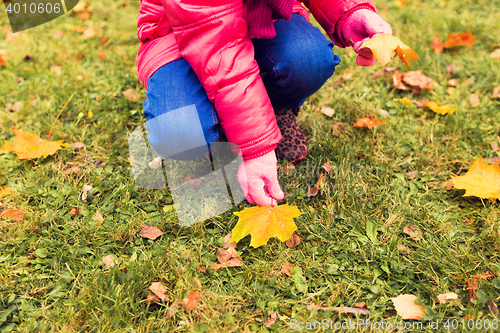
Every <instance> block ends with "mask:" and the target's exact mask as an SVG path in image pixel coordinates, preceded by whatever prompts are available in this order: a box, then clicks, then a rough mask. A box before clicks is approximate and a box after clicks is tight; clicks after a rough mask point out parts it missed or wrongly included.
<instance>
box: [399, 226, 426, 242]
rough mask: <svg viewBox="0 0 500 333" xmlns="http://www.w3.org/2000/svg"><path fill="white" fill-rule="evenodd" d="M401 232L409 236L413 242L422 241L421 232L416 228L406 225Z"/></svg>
mask: <svg viewBox="0 0 500 333" xmlns="http://www.w3.org/2000/svg"><path fill="white" fill-rule="evenodd" d="M403 232H404V233H405V234H407V235H408V236H410V237H411V239H413V240H414V241H415V242H418V241H419V240H421V239H422V231H421V230H420V229H419V228H418V227H414V226H411V225H407V226H405V227H404V228H403Z"/></svg>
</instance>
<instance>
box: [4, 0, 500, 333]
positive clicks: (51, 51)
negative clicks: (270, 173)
mask: <svg viewBox="0 0 500 333" xmlns="http://www.w3.org/2000/svg"><path fill="white" fill-rule="evenodd" d="M91 5H92V7H93V11H92V13H91V15H90V20H91V21H93V22H94V26H95V27H96V28H102V29H103V32H102V34H101V35H100V36H98V37H94V38H91V39H78V38H77V36H79V35H80V34H81V33H79V32H74V31H71V30H69V29H68V28H67V25H78V24H81V25H84V26H88V21H87V22H81V21H80V19H79V18H77V17H75V16H74V15H73V14H71V15H68V16H65V17H63V18H60V19H58V20H56V21H53V22H50V23H47V24H45V25H43V26H40V27H36V28H33V29H31V30H28V31H27V33H26V36H23V37H20V38H19V39H18V40H17V41H16V42H14V43H7V42H6V41H5V40H4V37H5V31H1V32H0V49H4V50H6V51H8V52H9V53H10V54H11V55H10V56H9V60H8V65H7V67H6V68H0V106H2V110H1V111H0V144H3V140H7V141H11V139H12V137H13V135H12V133H11V132H10V130H9V128H11V127H12V128H16V129H22V130H25V131H29V132H31V133H35V134H38V135H40V136H41V137H43V138H44V137H46V136H47V134H48V132H49V129H50V127H51V125H52V123H53V121H54V119H55V117H56V115H57V113H58V112H59V111H60V110H61V108H62V106H63V105H64V103H65V102H66V101H67V100H68V99H69V97H70V95H72V94H74V98H73V100H72V101H71V102H70V103H69V105H68V107H67V108H66V109H65V111H64V112H63V113H62V115H61V117H60V119H59V120H58V121H57V123H56V125H55V128H54V130H53V133H52V135H51V140H59V139H64V140H67V141H68V142H83V143H85V145H86V148H85V149H74V148H72V147H70V148H67V149H63V150H61V151H59V152H58V153H57V154H55V155H54V156H50V157H47V158H41V159H38V160H33V161H25V160H19V159H18V158H17V157H16V156H15V155H13V154H11V153H4V152H0V187H1V186H5V185H7V186H13V187H14V188H15V189H16V192H15V193H14V194H12V195H9V196H7V197H5V198H2V199H0V200H1V205H0V211H3V210H6V209H11V208H19V209H23V210H24V211H25V214H26V217H25V219H24V221H22V222H13V221H10V220H6V219H1V218H0V292H1V296H0V331H2V332H3V331H5V332H8V331H9V330H10V331H15V332H37V331H42V332H115V331H118V332H167V331H168V332H170V331H174V332H201V331H208V332H249V331H257V332H267V331H277V332H286V331H289V322H290V320H291V319H296V320H297V321H303V322H305V321H321V320H323V319H328V320H330V319H331V320H333V321H336V322H339V321H342V320H348V319H349V318H350V319H351V320H356V318H355V317H354V316H353V315H347V314H337V313H333V312H330V311H313V310H311V311H310V310H307V309H306V308H307V306H308V305H309V304H310V303H311V302H314V303H323V304H324V305H329V306H340V305H342V304H343V305H345V306H352V305H353V303H355V302H366V304H367V305H368V307H369V309H370V315H369V317H366V318H365V319H367V318H369V320H371V321H372V322H375V321H380V320H384V321H389V322H391V323H394V324H395V323H397V322H398V321H399V320H400V319H399V318H398V316H397V315H396V311H395V309H394V306H393V304H392V301H391V298H393V297H396V296H398V295H400V294H414V295H417V296H418V297H419V298H420V300H421V302H422V303H423V304H424V305H425V311H426V317H425V319H426V320H436V319H452V318H457V319H461V318H462V317H464V316H472V317H476V318H477V317H479V316H480V315H481V313H482V317H481V318H482V319H485V318H489V319H491V320H493V319H500V318H498V316H497V315H494V314H490V313H489V311H488V309H487V307H486V301H487V300H492V301H495V302H498V301H499V300H500V294H499V288H500V280H499V278H495V279H492V278H490V279H484V280H480V281H479V283H478V287H479V289H478V291H477V294H478V301H476V302H474V303H472V302H470V301H469V297H468V294H467V283H466V279H468V278H471V277H472V276H474V275H475V274H478V273H484V272H491V273H493V274H495V275H498V274H500V258H499V250H500V219H499V217H500V216H499V215H500V210H499V207H498V203H497V202H495V203H492V202H489V201H486V200H480V199H477V198H464V197H462V195H463V193H464V191H458V190H452V191H447V190H446V189H443V188H441V187H440V186H439V184H440V183H441V182H442V181H445V180H447V179H449V177H450V175H451V174H452V173H454V174H463V173H464V172H465V171H466V170H467V169H468V168H469V166H470V164H467V163H463V162H472V161H473V160H474V159H475V158H476V157H478V156H483V157H484V158H488V157H495V156H497V153H496V152H494V151H493V150H491V149H490V147H489V143H490V142H494V141H496V140H497V136H498V135H499V134H500V112H499V111H500V101H499V100H491V99H490V97H489V96H490V95H491V92H492V90H493V87H496V86H500V61H499V60H498V59H491V58H490V57H489V54H490V53H491V52H492V51H493V45H494V44H497V43H500V36H499V35H498V31H500V23H499V22H500V12H499V11H498V10H497V8H498V6H499V5H500V2H499V1H498V0H493V1H486V0H480V1H458V0H449V1H441V0H439V1H438V0H433V1H425V2H424V1H416V0H409V1H408V4H407V5H406V6H405V7H402V8H398V7H396V6H395V1H385V0H384V1H378V2H377V5H378V8H379V10H380V12H381V15H382V16H383V17H384V18H385V19H386V20H387V21H388V22H390V23H391V24H392V27H393V30H394V35H396V36H398V37H399V38H401V39H402V40H403V42H405V43H406V44H407V45H409V46H410V47H412V48H413V49H414V50H415V51H416V52H417V53H418V55H419V56H420V58H421V60H420V61H419V62H417V63H414V62H412V64H411V69H412V70H417V69H419V70H422V72H423V73H424V74H426V75H428V76H430V77H432V78H433V79H434V80H435V81H437V82H438V83H439V84H440V87H437V88H435V90H434V92H433V93H429V92H423V93H422V95H421V96H413V95H412V94H411V93H408V92H402V91H398V90H396V89H394V88H392V87H391V79H390V77H389V76H387V77H382V78H378V79H375V80H372V79H371V78H370V77H371V75H373V74H374V73H375V72H376V71H378V70H381V68H380V65H378V64H377V65H375V66H373V67H370V68H357V67H356V64H355V57H349V56H348V53H349V52H344V51H343V50H342V49H339V48H336V52H337V54H339V55H340V56H341V58H342V63H341V64H340V65H339V66H338V67H337V70H336V74H335V75H334V76H333V77H332V78H331V79H330V80H329V81H328V82H327V84H325V86H324V87H323V88H322V89H321V90H320V91H319V92H317V93H316V94H315V95H313V96H312V97H310V98H309V99H308V101H307V102H306V104H305V105H304V107H303V111H302V112H301V114H300V116H299V120H300V123H301V124H302V125H303V127H304V129H305V132H306V135H307V136H308V138H309V141H310V148H309V151H310V154H309V156H308V158H307V160H306V161H305V162H303V163H301V164H299V165H297V166H296V168H297V169H296V171H295V173H289V174H285V173H280V182H281V184H282V187H283V188H284V189H285V190H286V191H287V192H288V193H290V195H289V196H288V198H287V202H288V203H289V204H293V205H297V206H298V207H299V209H301V211H303V212H304V214H303V215H302V216H301V217H299V218H297V219H296V223H297V226H298V232H297V233H298V235H299V236H300V238H301V240H302V243H301V244H300V245H299V246H298V247H297V248H296V249H289V248H287V247H286V246H285V244H284V243H281V242H279V241H278V240H276V239H273V240H271V241H270V242H269V243H268V244H267V245H265V246H262V247H260V248H257V249H253V248H250V247H249V238H245V239H244V240H242V241H241V242H240V243H239V244H238V253H239V254H240V255H241V257H242V259H243V263H244V264H243V266H242V267H238V268H230V269H222V270H220V271H218V272H217V273H214V272H213V270H210V269H208V270H207V272H206V273H202V272H200V271H199V270H198V269H196V266H197V265H198V264H200V263H203V264H204V265H205V266H207V267H208V266H210V265H212V264H214V263H215V262H216V255H215V254H216V252H217V250H218V249H219V248H220V247H221V245H222V244H223V238H224V236H225V235H226V234H228V233H229V232H230V230H231V229H232V228H233V227H234V226H235V224H236V222H237V218H236V216H234V215H233V214H232V212H226V213H224V214H222V215H220V216H217V217H215V218H212V219H210V220H207V221H205V222H203V223H199V224H197V225H193V226H191V227H189V228H183V227H180V226H179V224H178V220H177V217H176V215H175V213H174V212H172V211H171V210H166V211H165V210H163V207H165V206H168V205H171V204H172V198H171V196H170V194H169V192H168V191H166V190H145V189H141V188H139V187H137V186H136V185H135V184H134V179H133V177H132V176H131V172H130V163H129V161H128V160H127V157H128V156H129V152H128V144H127V138H128V135H129V134H130V132H131V131H132V130H133V129H135V128H136V127H137V126H139V125H141V124H142V123H143V122H144V119H143V116H142V105H141V103H140V102H139V103H133V102H130V101H128V100H127V99H126V98H125V97H124V96H123V95H122V94H121V92H122V91H124V90H126V89H129V88H132V89H134V90H136V91H138V92H140V93H141V97H142V98H143V97H144V96H145V90H144V89H143V87H142V85H141V83H140V82H139V80H138V79H137V77H136V74H135V71H134V69H133V67H134V66H135V55H136V52H137V48H138V40H137V37H136V28H135V24H136V18H137V12H138V8H139V3H138V2H132V1H129V0H125V1H110V0H106V1H102V2H98V1H91ZM101 24H102V26H101ZM7 25H8V20H7V16H6V13H5V12H3V9H2V12H0V26H4V27H6V26H7ZM55 29H58V30H61V31H64V32H65V33H66V34H65V35H64V36H63V37H61V38H59V39H53V38H52V35H53V33H54V30H55ZM468 29H471V30H472V33H473V34H474V35H475V36H476V44H475V45H474V46H472V47H470V48H467V47H460V48H456V49H452V50H449V51H445V52H444V53H443V54H441V55H436V54H435V53H434V51H433V50H432V49H431V48H430V43H431V41H432V39H433V37H434V33H435V32H436V33H438V34H439V35H440V37H441V39H442V40H444V39H445V37H446V36H447V34H448V32H454V33H457V32H465V31H467V30H468ZM104 35H106V36H109V37H110V40H109V44H108V45H107V46H103V45H101V44H100V43H99V41H100V38H101V36H104ZM101 50H105V51H106V53H107V55H108V57H107V59H106V60H101V59H99V58H98V56H97V55H98V54H99V52H100V51H101ZM79 52H81V53H83V54H84V55H85V58H84V59H82V60H77V56H76V55H77V53H79ZM26 54H30V55H31V56H33V57H34V59H35V61H34V62H26V61H23V57H24V56H25V55H26ZM351 54H352V52H351ZM451 63H453V64H455V65H457V69H456V70H455V71H454V72H453V73H452V74H451V75H447V74H446V66H447V65H448V64H451ZM55 65H60V66H62V67H63V68H62V70H61V71H60V72H51V71H50V67H51V66H55ZM390 66H399V68H400V70H401V71H402V72H405V71H406V68H404V65H402V64H401V63H400V62H399V60H397V61H396V60H394V61H393V64H391V65H390ZM348 68H349V69H352V70H353V72H354V75H353V77H352V79H350V80H347V81H343V82H342V83H341V84H340V85H338V86H335V85H334V83H335V81H336V80H337V79H338V75H339V74H342V73H343V72H344V70H345V69H348ZM17 77H23V78H24V81H22V82H17V81H16V80H15V79H16V78H17ZM470 77H473V78H474V82H473V83H471V84H469V85H466V86H463V85H459V86H458V87H457V89H456V91H455V94H454V95H452V96H449V95H447V94H446V89H447V84H446V82H447V81H448V80H449V79H451V78H456V79H457V80H458V81H459V82H463V81H465V80H466V79H468V78H470ZM114 93H116V95H115V96H114ZM471 93H475V94H478V95H479V96H480V99H481V105H480V106H479V107H477V108H473V107H471V106H470V104H469V101H468V96H469V94H471ZM98 96H101V97H102V99H100V98H97V99H96V97H98ZM404 96H407V97H408V98H409V99H420V98H427V99H430V100H435V101H437V102H438V103H439V104H440V105H441V104H453V105H455V106H457V107H458V111H457V112H455V113H454V114H452V115H448V116H439V115H436V114H434V113H432V112H430V111H429V110H426V109H419V108H417V107H416V106H415V105H412V106H410V107H406V106H404V105H403V104H402V103H399V102H396V101H393V99H395V98H402V97H404ZM142 98H141V99H142ZM34 99H38V104H37V105H35V106H31V105H30V104H29V102H30V101H32V100H34ZM17 101H23V102H24V107H23V108H22V109H21V110H19V111H15V112H8V111H5V110H4V109H3V105H5V104H6V103H7V102H10V103H14V102H17ZM322 106H329V107H332V108H334V109H335V110H336V113H335V115H334V117H333V119H329V118H326V117H325V116H324V115H322V114H321V113H320V112H319V110H320V109H321V107H322ZM379 108H382V109H385V110H387V111H388V112H389V114H390V116H389V117H388V122H387V123H386V124H385V125H383V126H380V127H376V128H374V129H371V130H367V129H359V128H352V127H347V129H346V131H345V132H344V133H342V134H341V135H339V136H332V135H331V131H332V127H333V122H344V123H347V124H351V125H352V124H354V122H355V121H356V119H357V118H359V117H362V116H368V115H370V114H371V113H373V112H376V110H377V109H379ZM89 110H92V112H93V114H94V116H93V117H92V118H88V117H87V114H88V111H89ZM80 113H82V115H83V117H82V116H80V117H79V114H80ZM327 160H330V161H332V162H333V164H334V171H332V173H331V174H330V176H329V178H328V181H327V187H326V190H325V191H324V192H323V193H322V194H320V195H318V196H317V197H315V198H311V199H308V198H307V196H306V193H307V185H311V184H314V183H315V182H316V180H317V177H318V175H317V170H318V168H319V167H320V166H321V165H322V164H323V163H324V162H326V161H327ZM281 164H282V165H285V162H281ZM74 166H78V167H80V171H79V172H77V173H70V174H67V173H66V172H65V170H67V169H68V168H70V167H74ZM412 171H417V172H418V174H417V175H416V176H415V177H414V178H411V177H410V176H409V175H408V173H409V172H412ZM410 175H411V174H410ZM84 184H92V186H93V190H92V191H91V200H90V203H89V204H87V205H85V204H84V203H83V202H82V201H81V200H80V194H81V191H82V187H83V185H84ZM244 206H249V205H248V204H247V203H243V204H240V205H239V207H238V210H241V209H243V207H244ZM79 207H82V208H81V210H80V214H79V215H78V216H73V215H70V214H69V212H70V210H71V209H72V208H79ZM311 208H313V209H314V211H313V210H312V209H311ZM97 209H98V210H99V211H100V212H101V213H102V215H103V216H104V218H105V221H104V222H99V221H97V220H95V218H93V216H94V214H95V212H96V210H97ZM147 224H153V225H155V226H157V227H159V228H160V229H161V230H163V231H164V232H166V234H165V235H163V236H162V237H161V238H160V239H159V240H157V241H155V242H153V241H149V240H146V239H143V238H141V237H140V236H138V232H139V231H140V230H141V228H142V227H143V226H144V225H147ZM407 225H409V226H418V227H419V228H420V229H421V230H422V232H423V239H422V240H420V241H418V242H415V241H413V240H411V239H410V238H409V237H408V236H406V235H405V234H404V233H403V231H402V230H403V227H405V226H407ZM398 244H403V245H405V246H407V247H408V248H409V249H410V253H409V254H408V255H404V254H402V253H399V251H398V250H397V248H396V247H397V245H398ZM34 254H36V255H34ZM109 254H112V255H114V256H115V258H117V259H119V260H120V265H119V266H120V267H121V266H127V270H126V271H120V270H118V269H117V268H112V269H111V270H110V272H106V268H105V267H103V264H102V262H101V260H100V258H102V257H104V256H106V255H109ZM286 261H288V262H290V263H292V264H295V265H296V266H298V267H300V268H301V269H302V274H303V276H304V277H305V279H306V281H307V291H306V292H299V290H300V288H299V289H297V286H296V283H295V282H294V280H293V279H292V278H288V277H286V276H285V275H282V274H280V273H279V271H280V267H281V265H282V264H283V263H284V262H286ZM194 277H196V278H198V279H199V280H200V281H201V283H202V285H203V289H202V298H201V301H200V304H199V305H198V307H197V309H196V310H195V311H193V312H185V311H183V310H182V309H181V310H179V311H178V312H177V313H176V316H175V317H173V318H170V319H167V318H166V317H165V314H166V311H167V309H168V307H169V305H170V303H166V304H152V305H149V304H147V303H146V302H144V299H145V298H146V296H147V294H148V291H147V290H148V286H149V285H150V284H151V282H156V281H159V282H162V283H163V284H164V285H165V286H166V288H167V293H168V296H169V297H170V298H171V299H179V300H182V299H183V298H184V297H185V296H186V294H187V292H188V291H189V290H192V289H195V288H196V283H195V281H194V279H193V278H194ZM443 292H456V293H457V294H458V295H459V299H458V300H453V301H449V302H448V303H447V304H439V302H438V301H437V299H436V296H437V295H438V294H440V293H443ZM270 311H275V312H278V321H277V323H276V324H275V325H273V326H271V328H269V329H267V328H265V326H264V320H265V319H266V318H268V317H269V312H270ZM363 318H364V317H363ZM426 325H427V324H426ZM352 331H354V330H352ZM358 331H369V329H359V330H358ZM386 331H389V330H386ZM439 331H451V330H446V329H444V328H442V326H441V328H440V329H439ZM478 331H484V330H478Z"/></svg>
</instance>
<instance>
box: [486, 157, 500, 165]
mask: <svg viewBox="0 0 500 333" xmlns="http://www.w3.org/2000/svg"><path fill="white" fill-rule="evenodd" d="M496 162H500V157H491V158H490V159H489V160H488V163H489V164H493V163H496Z"/></svg>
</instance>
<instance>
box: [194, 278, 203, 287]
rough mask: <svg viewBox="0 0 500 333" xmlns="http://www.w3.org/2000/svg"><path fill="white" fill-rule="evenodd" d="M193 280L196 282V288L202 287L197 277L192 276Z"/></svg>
mask: <svg viewBox="0 0 500 333" xmlns="http://www.w3.org/2000/svg"><path fill="white" fill-rule="evenodd" d="M193 280H194V282H195V283H196V287H197V288H198V289H201V287H202V286H201V282H200V280H199V279H198V278H195V277H194V278H193Z"/></svg>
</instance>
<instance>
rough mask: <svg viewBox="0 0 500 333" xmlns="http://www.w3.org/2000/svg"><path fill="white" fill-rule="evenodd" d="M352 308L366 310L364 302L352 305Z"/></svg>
mask: <svg viewBox="0 0 500 333" xmlns="http://www.w3.org/2000/svg"><path fill="white" fill-rule="evenodd" d="M354 306H355V307H357V308H360V309H365V308H366V309H368V307H367V306H366V303H365V302H360V303H354Z"/></svg>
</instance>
